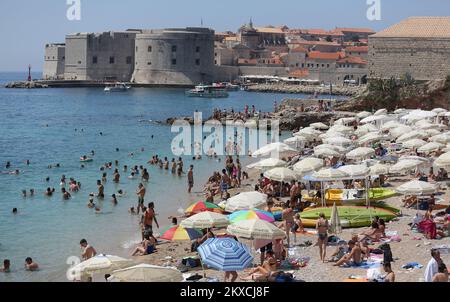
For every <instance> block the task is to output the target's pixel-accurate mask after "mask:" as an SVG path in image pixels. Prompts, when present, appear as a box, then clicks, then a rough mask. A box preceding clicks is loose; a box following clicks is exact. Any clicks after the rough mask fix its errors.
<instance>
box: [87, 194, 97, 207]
mask: <svg viewBox="0 0 450 302" xmlns="http://www.w3.org/2000/svg"><path fill="white" fill-rule="evenodd" d="M87 207H88V208H89V209H93V208H95V203H94V198H92V197H91V198H89V201H88V203H87Z"/></svg>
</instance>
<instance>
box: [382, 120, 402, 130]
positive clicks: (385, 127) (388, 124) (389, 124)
mask: <svg viewBox="0 0 450 302" xmlns="http://www.w3.org/2000/svg"><path fill="white" fill-rule="evenodd" d="M402 126H404V125H403V124H400V123H399V122H398V121H396V120H394V121H389V122H386V123H384V124H383V126H381V130H383V131H385V130H390V129H394V128H397V127H402Z"/></svg>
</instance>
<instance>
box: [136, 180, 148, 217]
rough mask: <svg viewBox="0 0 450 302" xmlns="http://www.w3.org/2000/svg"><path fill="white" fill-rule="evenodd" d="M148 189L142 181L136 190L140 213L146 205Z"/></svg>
mask: <svg viewBox="0 0 450 302" xmlns="http://www.w3.org/2000/svg"><path fill="white" fill-rule="evenodd" d="M145 193H146V189H145V187H144V185H143V184H142V183H140V184H139V186H138V189H137V191H136V195H137V196H138V206H137V212H138V214H139V211H140V210H142V208H143V207H144V198H145Z"/></svg>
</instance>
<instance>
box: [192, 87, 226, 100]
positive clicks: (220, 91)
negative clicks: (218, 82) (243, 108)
mask: <svg viewBox="0 0 450 302" xmlns="http://www.w3.org/2000/svg"><path fill="white" fill-rule="evenodd" d="M186 95H187V96H189V97H199V98H227V97H228V96H229V94H228V92H227V91H226V90H225V89H224V88H223V87H222V86H214V85H197V86H195V88H194V89H191V90H189V91H186Z"/></svg>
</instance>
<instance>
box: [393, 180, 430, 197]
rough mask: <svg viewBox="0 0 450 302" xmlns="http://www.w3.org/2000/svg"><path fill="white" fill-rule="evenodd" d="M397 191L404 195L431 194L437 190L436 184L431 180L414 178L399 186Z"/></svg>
mask: <svg viewBox="0 0 450 302" xmlns="http://www.w3.org/2000/svg"><path fill="white" fill-rule="evenodd" d="M395 191H396V192H397V193H400V194H403V195H418V196H420V195H430V194H433V193H435V192H436V186H434V185H432V184H430V183H429V182H425V181H420V180H413V181H410V182H407V183H404V184H402V185H401V186H398V187H397V188H396V189H395Z"/></svg>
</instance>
